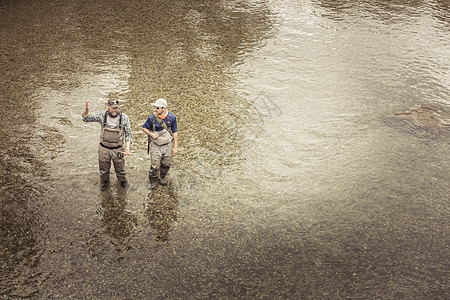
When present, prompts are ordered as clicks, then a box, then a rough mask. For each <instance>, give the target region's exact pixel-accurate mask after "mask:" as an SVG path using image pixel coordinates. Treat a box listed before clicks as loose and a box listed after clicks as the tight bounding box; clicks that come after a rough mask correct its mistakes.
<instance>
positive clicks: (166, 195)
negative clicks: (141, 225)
mask: <svg viewBox="0 0 450 300" xmlns="http://www.w3.org/2000/svg"><path fill="white" fill-rule="evenodd" d="M177 213H178V199H177V197H176V195H175V191H174V190H173V187H172V186H171V185H169V186H168V187H165V188H162V187H159V188H158V189H156V190H154V191H152V192H150V193H149V196H148V208H147V210H146V212H145V216H146V217H147V218H148V221H149V223H150V227H151V228H153V229H154V230H155V239H156V240H157V241H159V242H164V241H167V240H168V239H169V233H170V230H171V227H172V226H173V223H174V222H175V221H176V220H177Z"/></svg>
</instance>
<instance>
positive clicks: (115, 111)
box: [108, 105, 119, 117]
mask: <svg viewBox="0 0 450 300" xmlns="http://www.w3.org/2000/svg"><path fill="white" fill-rule="evenodd" d="M108 111H109V113H110V114H111V116H113V117H115V116H117V113H118V112H119V108H118V107H115V108H112V107H111V106H109V105H108Z"/></svg>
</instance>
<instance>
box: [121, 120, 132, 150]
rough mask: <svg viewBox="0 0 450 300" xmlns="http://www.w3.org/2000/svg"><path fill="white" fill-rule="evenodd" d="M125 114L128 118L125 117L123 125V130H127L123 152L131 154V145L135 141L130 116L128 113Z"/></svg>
mask: <svg viewBox="0 0 450 300" xmlns="http://www.w3.org/2000/svg"><path fill="white" fill-rule="evenodd" d="M124 116H126V118H125V117H124V123H125V124H124V126H123V130H124V131H125V152H124V153H123V154H125V155H131V151H130V146H131V142H132V141H133V133H132V132H131V125H130V118H128V116H127V115H124Z"/></svg>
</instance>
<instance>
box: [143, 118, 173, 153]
mask: <svg viewBox="0 0 450 300" xmlns="http://www.w3.org/2000/svg"><path fill="white" fill-rule="evenodd" d="M155 120H157V121H158V123H159V124H161V127H162V128H163V129H162V130H161V131H159V132H158V133H157V134H158V135H159V137H158V138H157V139H156V140H154V139H152V138H151V137H150V136H149V142H152V143H154V144H156V145H159V146H162V145H166V144H168V143H170V142H171V141H172V140H173V137H172V129H171V128H170V117H169V115H167V124H166V122H164V120H162V119H161V118H160V117H158V116H157V115H156V114H153V132H155V133H156V124H155Z"/></svg>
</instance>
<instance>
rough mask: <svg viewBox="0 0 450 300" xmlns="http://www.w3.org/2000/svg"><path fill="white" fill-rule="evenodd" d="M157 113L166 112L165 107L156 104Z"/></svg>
mask: <svg viewBox="0 0 450 300" xmlns="http://www.w3.org/2000/svg"><path fill="white" fill-rule="evenodd" d="M155 113H156V114H157V115H160V114H162V113H164V107H161V106H155Z"/></svg>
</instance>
